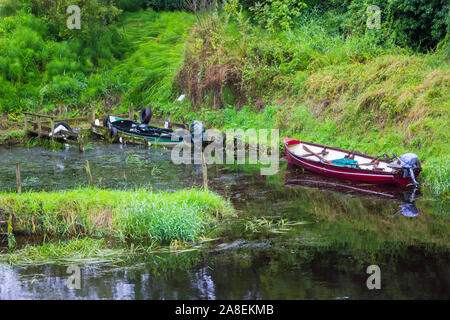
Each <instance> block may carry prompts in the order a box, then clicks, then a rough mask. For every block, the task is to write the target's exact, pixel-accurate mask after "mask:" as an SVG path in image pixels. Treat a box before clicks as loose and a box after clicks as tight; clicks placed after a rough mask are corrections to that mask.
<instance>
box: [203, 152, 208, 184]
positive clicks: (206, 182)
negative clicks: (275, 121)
mask: <svg viewBox="0 0 450 320" xmlns="http://www.w3.org/2000/svg"><path fill="white" fill-rule="evenodd" d="M202 174H203V189H205V190H208V167H207V166H206V161H205V153H204V152H203V151H202Z"/></svg>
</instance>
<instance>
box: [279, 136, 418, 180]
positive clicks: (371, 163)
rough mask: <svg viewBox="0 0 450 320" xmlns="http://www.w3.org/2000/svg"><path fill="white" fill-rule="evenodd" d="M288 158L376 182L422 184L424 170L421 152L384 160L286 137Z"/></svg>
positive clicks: (320, 170) (316, 169) (338, 175)
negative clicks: (420, 158)
mask: <svg viewBox="0 0 450 320" xmlns="http://www.w3.org/2000/svg"><path fill="white" fill-rule="evenodd" d="M283 142H284V148H285V152H286V157H287V161H288V163H290V164H293V165H296V166H299V167H302V168H305V169H307V170H309V171H312V172H316V173H319V174H323V175H326V176H329V177H334V178H338V179H345V180H352V181H360V182H366V183H375V184H403V185H405V184H409V183H414V184H418V183H417V181H416V180H415V178H416V177H418V176H419V173H420V172H421V171H422V168H421V166H420V163H419V161H418V160H417V156H416V155H415V154H412V153H407V154H405V155H402V156H400V157H397V156H395V158H396V160H395V161H387V160H382V159H379V158H376V157H371V156H367V155H363V154H361V153H359V152H351V151H346V150H342V149H339V148H335V147H328V146H324V145H320V144H315V143H309V142H304V141H300V140H296V139H292V138H286V137H284V138H283Z"/></svg>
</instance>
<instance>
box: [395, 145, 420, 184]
mask: <svg viewBox="0 0 450 320" xmlns="http://www.w3.org/2000/svg"><path fill="white" fill-rule="evenodd" d="M396 158H397V159H398V160H399V161H400V165H401V166H402V169H403V178H407V177H411V179H412V181H413V183H414V185H418V184H419V183H418V182H417V181H416V179H415V177H414V168H418V167H420V163H419V159H418V157H417V154H415V153H405V154H402V155H401V156H400V158H399V157H397V156H396Z"/></svg>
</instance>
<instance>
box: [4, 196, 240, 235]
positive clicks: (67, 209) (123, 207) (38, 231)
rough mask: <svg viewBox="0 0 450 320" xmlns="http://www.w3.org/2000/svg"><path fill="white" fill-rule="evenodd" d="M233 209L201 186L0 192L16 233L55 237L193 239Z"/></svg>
mask: <svg viewBox="0 0 450 320" xmlns="http://www.w3.org/2000/svg"><path fill="white" fill-rule="evenodd" d="M232 212H233V208H232V206H231V205H230V204H229V203H228V202H227V201H226V200H224V199H223V198H221V197H220V196H219V195H217V194H215V193H212V192H208V191H200V190H195V189H190V190H181V191H177V192H173V193H166V192H158V193H154V192H152V191H148V190H143V189H139V190H130V191H116V190H100V189H96V188H87V189H77V190H70V191H57V192H26V193H23V194H14V193H3V194H0V220H3V221H10V222H11V223H10V224H11V228H12V232H13V233H15V234H27V235H44V234H45V235H48V236H54V237H78V236H90V237H107V238H111V239H117V240H121V241H132V242H137V243H141V242H142V243H146V242H152V241H154V242H158V243H163V242H170V241H171V240H181V241H192V240H195V239H197V238H198V237H200V236H202V235H204V234H205V233H206V232H207V231H209V230H210V227H211V225H212V224H214V223H215V222H217V221H218V219H219V218H220V217H221V216H222V215H228V214H230V213H232Z"/></svg>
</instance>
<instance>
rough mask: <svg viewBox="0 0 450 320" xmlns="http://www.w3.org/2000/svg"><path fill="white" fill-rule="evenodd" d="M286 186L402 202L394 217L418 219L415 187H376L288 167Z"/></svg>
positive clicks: (418, 193)
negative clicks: (398, 215) (399, 215)
mask: <svg viewBox="0 0 450 320" xmlns="http://www.w3.org/2000/svg"><path fill="white" fill-rule="evenodd" d="M285 186H287V187H295V186H303V187H309V188H319V189H328V190H332V191H336V192H341V193H344V194H349V195H350V194H361V195H365V196H372V197H376V198H390V199H395V200H397V201H398V202H400V205H399V209H398V210H397V211H396V212H395V213H394V216H395V215H397V214H398V213H401V214H402V215H403V216H405V217H417V216H418V215H419V211H418V209H417V207H416V204H415V201H416V197H417V196H419V195H420V191H419V188H418V187H417V186H414V185H408V186H399V185H397V186H396V185H376V184H367V183H357V182H353V181H345V180H338V179H334V178H329V177H326V176H322V175H317V174H314V173H310V172H307V171H304V170H302V169H298V168H297V167H295V166H291V165H288V167H287V169H286V175H285Z"/></svg>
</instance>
